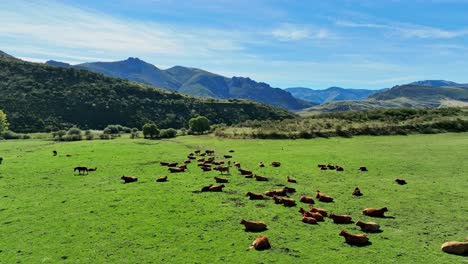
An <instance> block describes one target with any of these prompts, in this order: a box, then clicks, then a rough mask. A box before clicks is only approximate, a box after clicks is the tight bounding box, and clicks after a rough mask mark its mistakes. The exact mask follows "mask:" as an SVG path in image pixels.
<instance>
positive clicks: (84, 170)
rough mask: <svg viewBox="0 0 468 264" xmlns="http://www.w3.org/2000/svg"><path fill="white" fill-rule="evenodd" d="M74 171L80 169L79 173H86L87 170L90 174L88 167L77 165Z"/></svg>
mask: <svg viewBox="0 0 468 264" xmlns="http://www.w3.org/2000/svg"><path fill="white" fill-rule="evenodd" d="M73 171H78V174H84V173H85V172H86V174H88V168H86V167H75V168H73Z"/></svg>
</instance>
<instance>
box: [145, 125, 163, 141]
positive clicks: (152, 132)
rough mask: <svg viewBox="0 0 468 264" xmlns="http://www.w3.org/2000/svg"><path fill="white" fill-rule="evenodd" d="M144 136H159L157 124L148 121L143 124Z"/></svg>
mask: <svg viewBox="0 0 468 264" xmlns="http://www.w3.org/2000/svg"><path fill="white" fill-rule="evenodd" d="M143 136H144V137H145V138H147V137H150V138H157V137H158V136H159V129H158V126H157V125H156V124H153V123H146V124H145V125H144V126H143Z"/></svg>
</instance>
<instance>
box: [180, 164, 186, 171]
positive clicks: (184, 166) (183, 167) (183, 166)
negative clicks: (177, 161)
mask: <svg viewBox="0 0 468 264" xmlns="http://www.w3.org/2000/svg"><path fill="white" fill-rule="evenodd" d="M178 168H179V169H184V170H186V169H187V164H184V165H180V166H179V167H178Z"/></svg>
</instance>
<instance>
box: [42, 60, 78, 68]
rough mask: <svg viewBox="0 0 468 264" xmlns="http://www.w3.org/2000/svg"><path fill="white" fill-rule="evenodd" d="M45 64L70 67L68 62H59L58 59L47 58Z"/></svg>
mask: <svg viewBox="0 0 468 264" xmlns="http://www.w3.org/2000/svg"><path fill="white" fill-rule="evenodd" d="M46 64H48V65H52V66H57V67H64V68H71V67H72V66H71V65H70V64H68V63H65V62H60V61H54V60H48V61H46Z"/></svg>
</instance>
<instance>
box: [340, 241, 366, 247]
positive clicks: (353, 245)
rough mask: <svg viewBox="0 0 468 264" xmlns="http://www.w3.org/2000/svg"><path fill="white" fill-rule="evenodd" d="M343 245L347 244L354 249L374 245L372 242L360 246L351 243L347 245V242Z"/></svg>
mask: <svg viewBox="0 0 468 264" xmlns="http://www.w3.org/2000/svg"><path fill="white" fill-rule="evenodd" d="M343 243H346V244H348V245H350V246H352V247H367V246H370V245H372V242H370V241H369V242H367V243H366V244H359V245H355V244H349V243H347V242H343Z"/></svg>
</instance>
